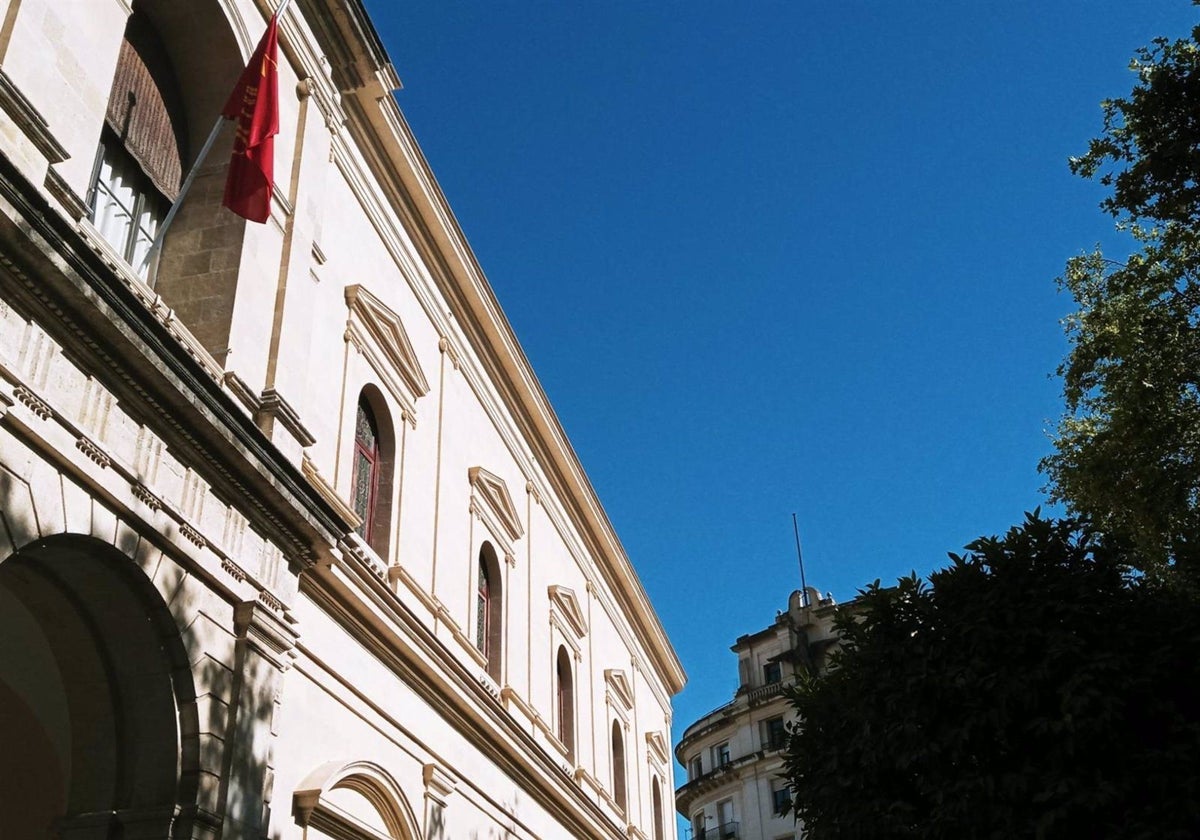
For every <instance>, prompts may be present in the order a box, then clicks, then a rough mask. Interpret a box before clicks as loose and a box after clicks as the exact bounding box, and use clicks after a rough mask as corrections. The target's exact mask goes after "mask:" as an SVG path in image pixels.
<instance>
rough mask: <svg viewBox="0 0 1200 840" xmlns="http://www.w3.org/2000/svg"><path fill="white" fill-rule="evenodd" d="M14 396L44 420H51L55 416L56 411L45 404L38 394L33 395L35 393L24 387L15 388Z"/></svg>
mask: <svg viewBox="0 0 1200 840" xmlns="http://www.w3.org/2000/svg"><path fill="white" fill-rule="evenodd" d="M13 396H15V397H16V398H17V399H18V400H20V401H21V403H22V404H23V405H24V406H25V407H26V408H28V409H29V410H30V411H32V412H33V413H34V414H36V415H37V416H38V417H40V418H41V419H43V420H49V419H50V418H51V417H53V416H54V410H53V409H52V408H50V406H49V405H47V404H46V403H45V402H43V401H42V400H41V399H40V398H39V397H38V395H37V394H35V393H33V391H30V390H29V389H28V388H26V387H25V386H24V385H18V386H17V387H16V388H14V389H13Z"/></svg>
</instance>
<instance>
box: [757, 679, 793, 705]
mask: <svg viewBox="0 0 1200 840" xmlns="http://www.w3.org/2000/svg"><path fill="white" fill-rule="evenodd" d="M783 688H784V683H782V682H773V683H767V684H766V685H760V686H758V687H757V688H752V689H750V693H749V695H748V699H749V701H750V702H751V703H752V704H754V703H761V702H762V701H763V700H766V699H767V698H768V697H774V696H775V695H776V694H782V693H783Z"/></svg>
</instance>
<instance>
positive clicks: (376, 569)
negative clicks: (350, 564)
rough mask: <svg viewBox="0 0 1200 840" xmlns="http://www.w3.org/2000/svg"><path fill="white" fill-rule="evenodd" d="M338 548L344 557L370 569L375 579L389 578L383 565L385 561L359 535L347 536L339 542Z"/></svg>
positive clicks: (351, 534)
mask: <svg viewBox="0 0 1200 840" xmlns="http://www.w3.org/2000/svg"><path fill="white" fill-rule="evenodd" d="M337 547H338V550H339V551H341V552H342V556H343V557H348V558H352V559H354V560H357V561H358V562H359V564H361V565H362V566H365V567H366V568H367V569H369V570H370V572H371V574H373V575H375V577H377V578H379V579H380V580H384V579H385V578H386V577H387V570H386V568H385V567H384V565H383V561H382V560H380V559H379V555H378V554H376V553H375V550H374V549H372V548H371V546H369V545H367V543H366V541H365V540H364V539H363V538H362V537H360V536H359V535H358V534H356V533H350V534H347V535H346V536H344V537H343V538H342V539H340V540H338V544H337Z"/></svg>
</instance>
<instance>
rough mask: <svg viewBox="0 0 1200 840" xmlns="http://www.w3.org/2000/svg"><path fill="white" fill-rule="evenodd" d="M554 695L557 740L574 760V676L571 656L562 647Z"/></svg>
mask: <svg viewBox="0 0 1200 840" xmlns="http://www.w3.org/2000/svg"><path fill="white" fill-rule="evenodd" d="M557 660H558V661H557V665H556V668H555V672H556V674H555V676H557V678H558V679H557V683H556V686H555V694H556V700H557V706H558V709H557V711H558V740H560V741H562V744H563V746H564V747H566V748H567V755H568V756H570V758H571V760H572V761H574V760H575V676H574V674H573V673H572V671H571V655H570V654H569V653H567V649H566V648H565V647H563V646H562V645H559V647H558V657H557Z"/></svg>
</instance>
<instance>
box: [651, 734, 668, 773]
mask: <svg viewBox="0 0 1200 840" xmlns="http://www.w3.org/2000/svg"><path fill="white" fill-rule="evenodd" d="M646 747H647V750H646V752H647V756H648V757H649V758H650V759H652V760H655V761H657V762H658V763H659V764H660V765H664V766H665V765H666V764H667V762H668V761H670V758H671V753H670V750H668V748H667V739H666V738H664V737H663V734H662V733H661V732H647V733H646Z"/></svg>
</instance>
